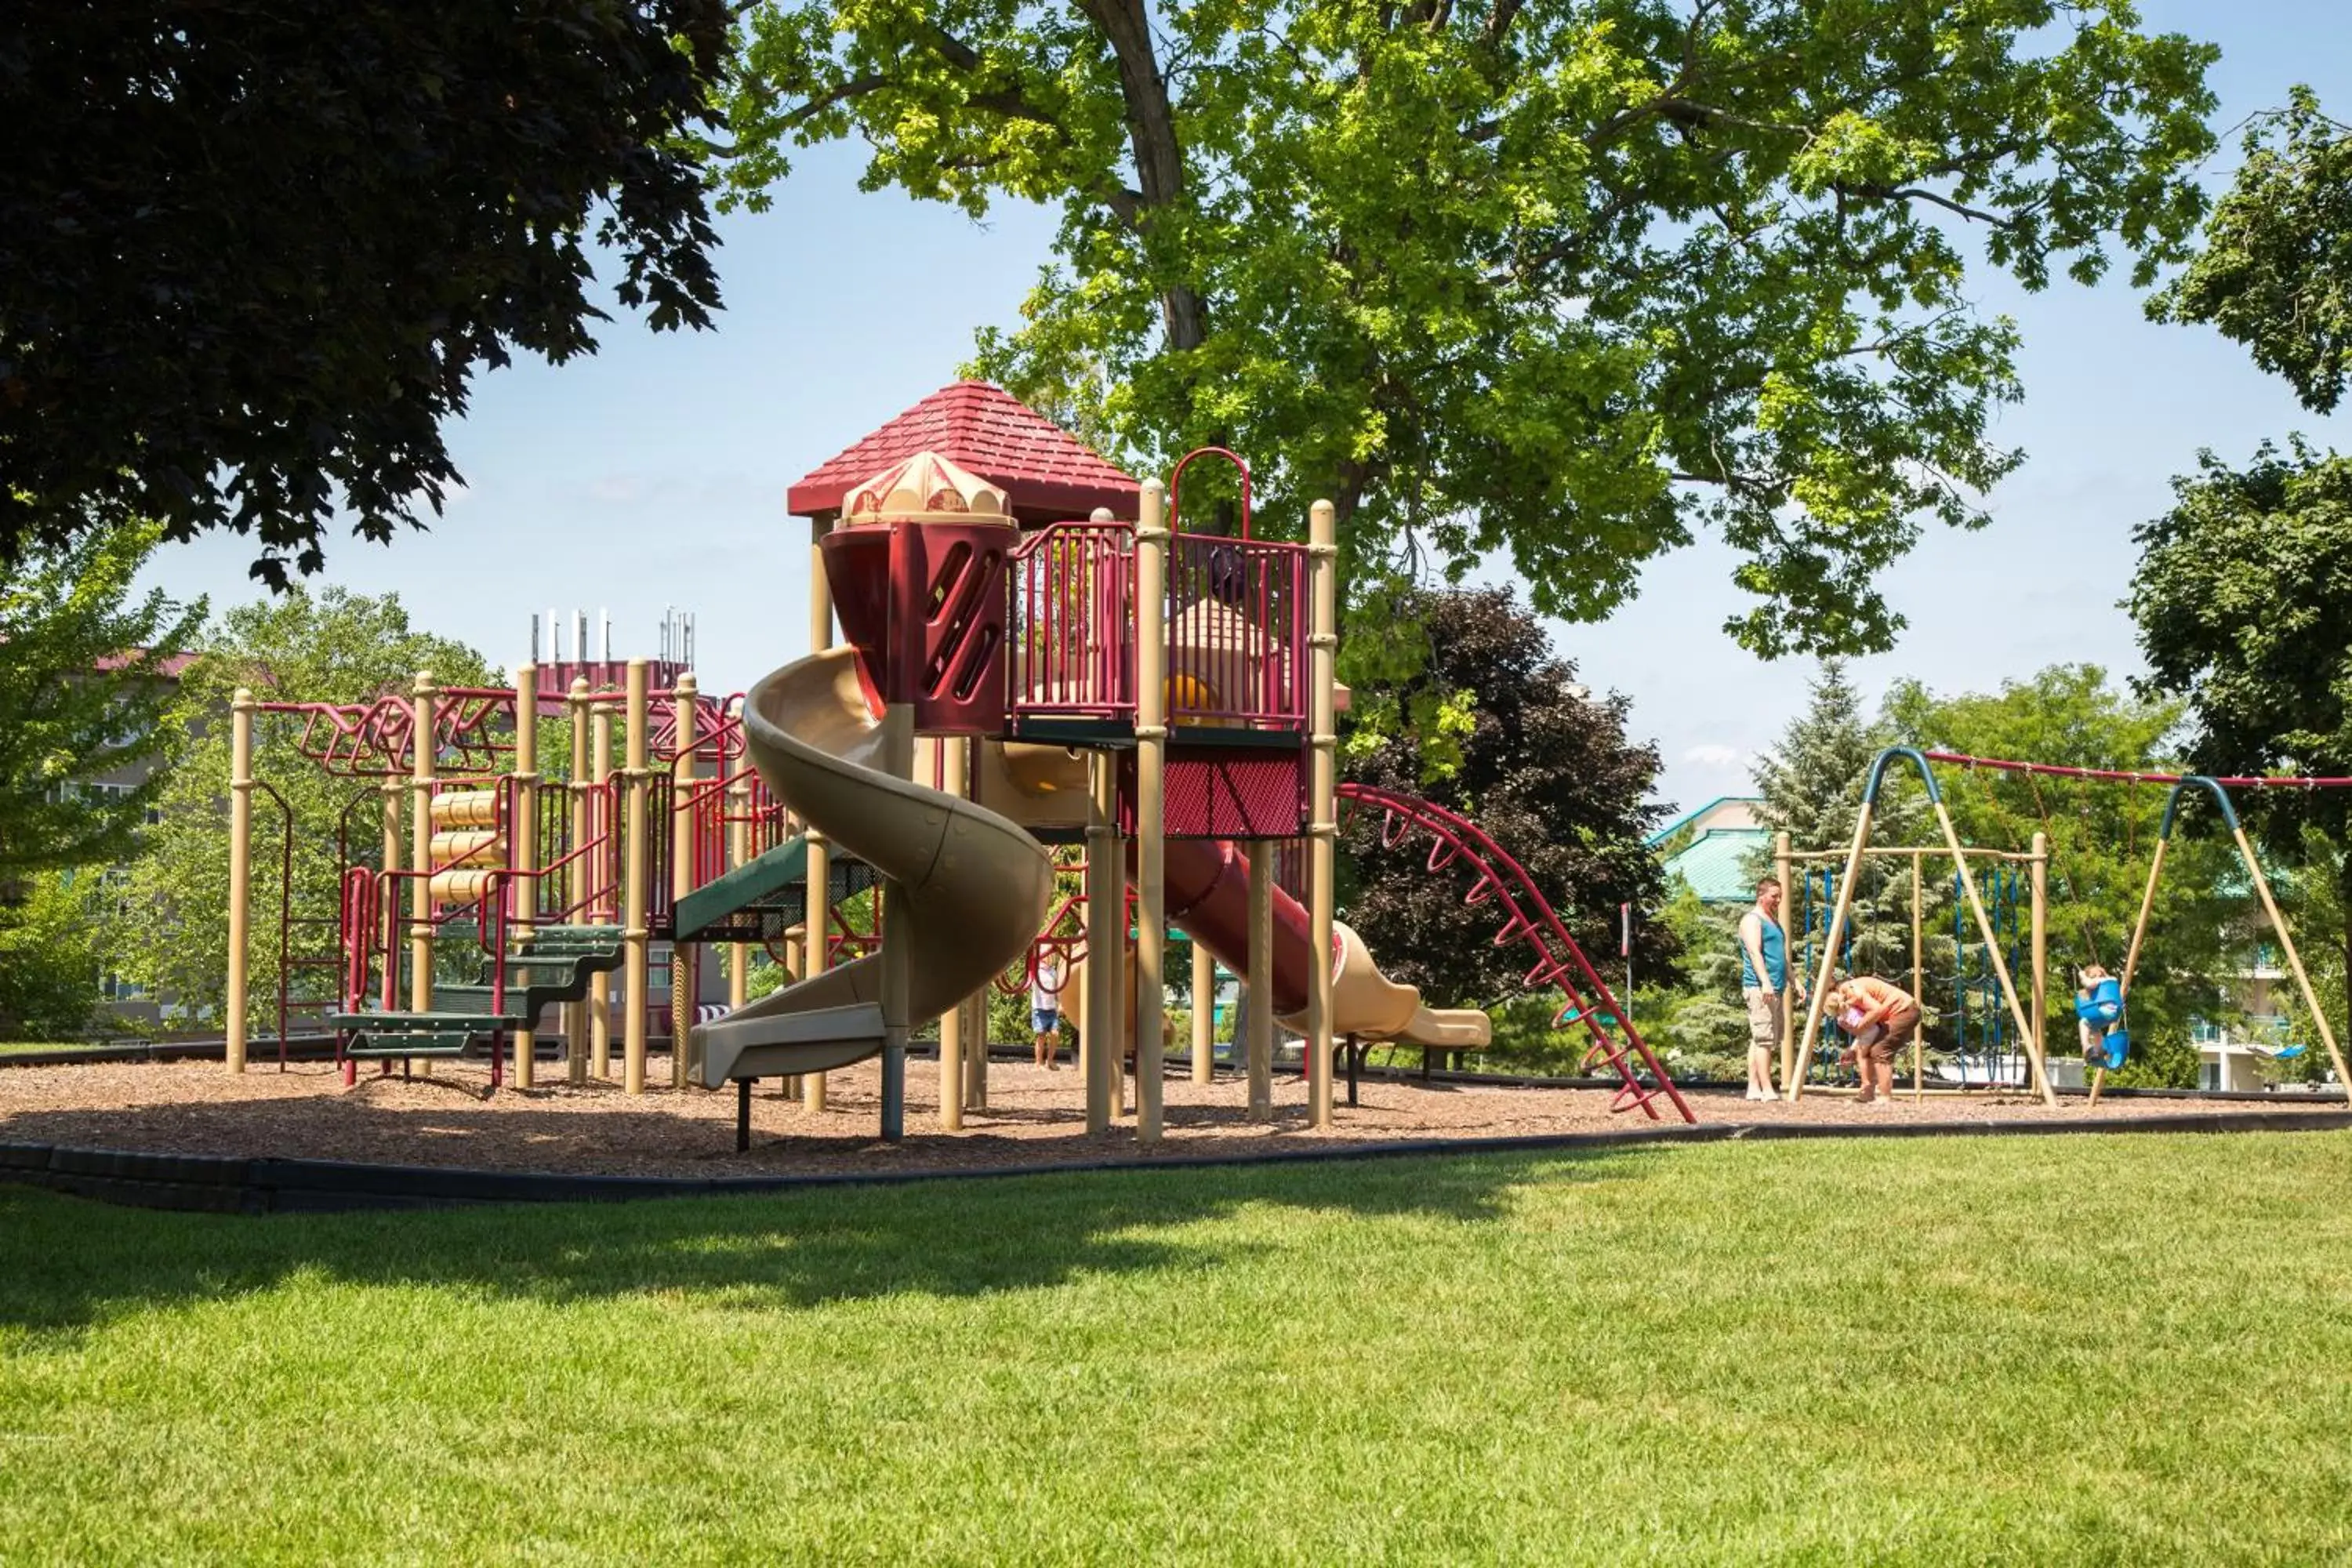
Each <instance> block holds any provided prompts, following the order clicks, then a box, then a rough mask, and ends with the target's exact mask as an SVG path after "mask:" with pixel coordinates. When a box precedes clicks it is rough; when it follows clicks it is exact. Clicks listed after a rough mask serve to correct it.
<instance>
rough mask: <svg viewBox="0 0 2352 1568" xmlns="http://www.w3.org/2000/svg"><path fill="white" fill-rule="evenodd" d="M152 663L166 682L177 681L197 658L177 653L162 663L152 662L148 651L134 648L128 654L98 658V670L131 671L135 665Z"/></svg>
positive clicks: (189, 654) (103, 655) (105, 655)
mask: <svg viewBox="0 0 2352 1568" xmlns="http://www.w3.org/2000/svg"><path fill="white" fill-rule="evenodd" d="M150 662H153V663H154V668H155V673H156V674H157V675H160V676H162V677H163V679H166V680H177V679H180V677H181V676H182V675H183V674H184V673H186V671H187V668H188V666H190V665H192V664H194V663H195V662H196V656H195V655H194V654H192V653H175V654H173V655H172V656H171V657H170V658H165V659H163V660H161V661H152V660H151V659H150V658H149V657H148V653H147V650H146V649H145V648H143V647H139V648H132V649H131V650H130V651H129V652H128V653H106V654H100V655H99V657H98V668H100V669H101V670H109V671H111V670H117V669H129V668H131V666H133V665H137V664H147V663H150Z"/></svg>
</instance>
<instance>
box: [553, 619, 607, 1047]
mask: <svg viewBox="0 0 2352 1568" xmlns="http://www.w3.org/2000/svg"><path fill="white" fill-rule="evenodd" d="M585 659H586V656H585V655H584V654H583V655H582V660H583V662H585ZM563 714H564V717H565V718H566V719H567V720H569V721H570V723H571V729H572V776H571V777H570V778H569V779H567V780H565V781H564V789H565V791H566V792H567V793H568V794H569V795H570V796H571V800H572V810H571V814H570V815H571V828H570V831H569V832H568V833H566V834H565V836H564V838H565V841H564V843H563V845H562V851H563V853H564V854H566V855H569V856H571V862H570V864H569V865H568V866H567V867H566V868H565V875H564V879H563V903H564V907H565V908H567V909H569V910H571V911H572V913H571V914H570V915H569V916H568V917H567V918H566V921H565V923H566V924H569V925H575V926H577V925H586V924H587V923H588V887H589V881H588V872H589V866H588V857H587V856H585V855H583V854H580V853H577V851H578V850H579V848H580V846H581V845H582V843H583V842H584V841H585V840H586V838H587V837H588V821H589V808H588V768H589V763H588V678H587V677H585V676H582V675H575V676H573V677H572V689H571V690H569V691H568V692H566V693H565V694H564V698H563ZM596 978H597V979H599V980H601V979H603V978H604V976H602V975H598V976H597V977H596ZM593 994H594V992H593V989H592V991H591V992H590V996H591V997H593ZM591 1005H592V1004H591V1002H590V1000H589V998H588V997H583V998H582V999H581V1000H580V1001H577V1002H566V1003H565V1004H564V1005H563V1077H564V1081H565V1082H567V1083H570V1084H572V1085H573V1086H574V1087H575V1088H576V1087H577V1086H579V1085H581V1084H583V1083H586V1082H587V1081H588V1035H589V1024H588V1010H589V1007H590V1006H591Z"/></svg>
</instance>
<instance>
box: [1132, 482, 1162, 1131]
mask: <svg viewBox="0 0 2352 1568" xmlns="http://www.w3.org/2000/svg"><path fill="white" fill-rule="evenodd" d="M1165 503H1166V493H1165V491H1164V489H1163V488H1162V487H1161V485H1160V481H1159V480H1158V479H1146V480H1144V481H1143V494H1142V500H1141V504H1140V506H1139V509H1138V510H1137V513H1136V521H1135V665H1136V692H1135V866H1136V870H1135V1137H1136V1142H1139V1143H1157V1142H1160V1118H1161V1105H1160V1100H1161V1075H1162V1073H1163V1072H1164V1071H1165V1068H1166V1062H1165V1059H1164V1058H1165V1052H1166V1045H1167V1039H1166V1036H1165V1034H1164V1032H1163V1031H1164V1029H1165V1026H1166V1013H1165V1008H1166V1005H1167V1000H1168V994H1167V987H1166V984H1164V980H1165V968H1164V966H1165V964H1166V962H1167V951H1168V886H1167V871H1166V866H1167V839H1166V837H1164V835H1165V831H1166V822H1165V809H1164V808H1165V802H1164V799H1163V794H1162V792H1163V788H1164V785H1165V782H1166V778H1167V766H1168V637H1167V619H1168V602H1167V586H1168V583H1167V571H1168V525H1167V523H1166V521H1164V517H1165Z"/></svg>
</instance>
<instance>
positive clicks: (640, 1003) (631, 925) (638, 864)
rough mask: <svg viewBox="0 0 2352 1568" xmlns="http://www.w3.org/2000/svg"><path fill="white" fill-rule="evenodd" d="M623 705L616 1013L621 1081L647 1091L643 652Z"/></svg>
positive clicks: (648, 869) (648, 858) (634, 663)
mask: <svg viewBox="0 0 2352 1568" xmlns="http://www.w3.org/2000/svg"><path fill="white" fill-rule="evenodd" d="M626 692H627V710H626V712H625V716H624V719H623V723H624V725H625V741H624V742H623V746H624V752H625V765H624V767H623V777H624V779H625V782H626V784H627V789H628V821H627V824H626V829H625V832H626V837H627V839H628V842H627V844H626V846H625V848H626V851H627V855H628V860H627V868H626V872H625V877H624V879H623V880H624V886H623V888H622V893H621V897H622V900H623V908H622V910H621V922H622V924H621V942H622V944H623V952H624V955H625V961H626V963H625V975H626V979H625V982H624V989H625V990H626V991H627V993H628V998H627V1001H626V1002H625V1004H624V1005H625V1007H626V1008H627V1009H628V1010H627V1011H626V1012H625V1013H623V1014H622V1015H621V1079H622V1087H623V1088H624V1089H626V1091H627V1092H629V1093H631V1094H643V1093H645V1091H646V993H647V991H648V990H649V989H650V986H651V980H652V974H651V972H652V968H653V964H652V954H651V953H650V952H649V951H648V945H649V944H650V943H651V942H652V940H653V933H652V931H650V929H648V926H647V921H648V918H649V916H648V910H647V908H646V904H647V894H648V891H649V889H648V887H647V883H648V882H649V881H650V879H651V878H652V875H653V867H652V864H651V862H652V859H653V856H652V854H651V853H650V852H651V850H652V848H653V844H652V841H651V839H649V838H648V837H646V834H647V824H646V809H647V805H648V804H649V803H648V801H647V799H646V795H647V789H648V785H650V784H651V783H652V779H651V776H650V770H649V769H648V768H647V767H646V696H647V693H646V661H645V660H644V659H642V658H633V659H631V660H629V673H628V685H627V687H626Z"/></svg>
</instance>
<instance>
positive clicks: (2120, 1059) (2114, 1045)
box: [2074, 975, 2131, 1072]
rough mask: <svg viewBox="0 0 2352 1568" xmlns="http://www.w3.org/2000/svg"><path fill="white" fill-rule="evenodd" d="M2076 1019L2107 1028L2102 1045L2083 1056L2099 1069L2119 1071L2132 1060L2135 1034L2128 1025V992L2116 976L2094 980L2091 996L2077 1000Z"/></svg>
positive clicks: (2075, 1000)
mask: <svg viewBox="0 0 2352 1568" xmlns="http://www.w3.org/2000/svg"><path fill="white" fill-rule="evenodd" d="M2074 1016H2075V1017H2077V1018H2079V1019H2081V1020H2082V1021H2083V1022H2084V1023H2085V1024H2098V1025H2102V1026H2105V1031H2106V1032H2105V1035H2103V1036H2102V1037H2100V1040H2099V1043H2098V1044H2097V1045H2095V1046H2093V1047H2091V1048H2090V1049H2088V1050H2086V1051H2084V1053H2083V1055H2084V1058H2085V1059H2087V1060H2088V1061H2089V1062H2090V1064H2091V1065H2092V1066H2093V1067H2095V1068H2104V1069H2105V1070H2106V1071H2108V1072H2113V1071H2115V1070H2116V1068H2120V1067H2122V1066H2123V1065H2124V1063H2125V1062H2126V1061H2128V1060H2129V1059H2130V1058H2131V1031H2130V1030H2129V1029H2127V1028H2126V1027H2125V1026H2124V990H2123V985H2122V983H2121V982H2119V981H2117V980H2116V978H2115V977H2114V976H2113V975H2109V976H2107V977H2105V979H2101V980H2096V981H2094V982H2093V983H2092V984H2091V990H2090V994H2088V995H2086V996H2077V997H2075V998H2074Z"/></svg>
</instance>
